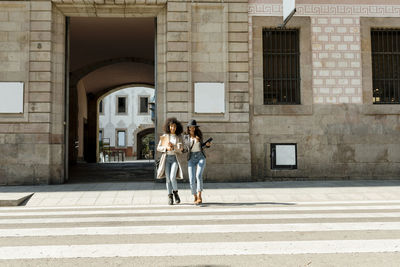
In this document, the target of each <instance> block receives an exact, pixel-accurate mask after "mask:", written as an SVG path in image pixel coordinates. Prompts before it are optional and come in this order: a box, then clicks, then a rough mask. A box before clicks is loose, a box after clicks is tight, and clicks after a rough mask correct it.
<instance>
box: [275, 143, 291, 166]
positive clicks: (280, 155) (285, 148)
mask: <svg viewBox="0 0 400 267" xmlns="http://www.w3.org/2000/svg"><path fill="white" fill-rule="evenodd" d="M275 150H276V165H296V146H295V145H276V147H275Z"/></svg>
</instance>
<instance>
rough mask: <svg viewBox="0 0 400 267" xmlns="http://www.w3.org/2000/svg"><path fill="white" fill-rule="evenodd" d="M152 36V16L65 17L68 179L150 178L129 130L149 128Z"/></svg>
mask: <svg viewBox="0 0 400 267" xmlns="http://www.w3.org/2000/svg"><path fill="white" fill-rule="evenodd" d="M154 36H155V19H154V18H83V17H79V18H78V17H77V18H75V17H74V18H70V23H69V43H70V48H69V53H68V56H69V62H70V64H69V73H70V76H69V77H70V78H69V125H68V128H69V147H68V159H69V164H68V166H69V177H68V178H69V179H68V182H90V181H93V182H102V181H110V180H111V181H137V180H138V178H137V177H138V175H136V174H137V172H139V173H141V174H145V175H142V176H141V178H140V180H146V179H144V178H145V176H146V177H147V180H152V179H153V178H154V164H153V162H152V161H150V160H148V162H147V163H148V166H147V165H146V166H144V165H143V162H142V163H141V164H139V165H138V164H136V163H137V162H135V160H137V159H138V156H137V142H138V141H137V140H138V139H137V136H135V134H137V132H140V130H143V129H147V128H152V129H153V132H154V120H155V112H154V108H153V115H152V112H151V103H152V102H151V101H153V103H154V95H155V82H154V81H155V79H154V76H155V75H154V73H155V67H154V66H155V64H154V54H155V53H154V49H155V37H154ZM108 98H109V100H107V99H108ZM145 109H147V112H145ZM145 113H146V114H145ZM152 116H153V120H152V118H151V117H152ZM137 120H139V121H137ZM138 129H140V130H139V131H138ZM107 141H108V142H107ZM141 141H142V140H141ZM105 152H107V153H105ZM140 153H142V151H140ZM139 158H140V159H141V158H142V156H141V155H140V157H139ZM102 163H110V164H102ZM119 164H124V167H121V166H119ZM129 164H130V165H129ZM144 169H145V170H146V171H145V172H143V170H144ZM135 170H137V172H136V171H135Z"/></svg>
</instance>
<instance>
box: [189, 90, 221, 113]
mask: <svg viewBox="0 0 400 267" xmlns="http://www.w3.org/2000/svg"><path fill="white" fill-rule="evenodd" d="M194 112H195V113H224V112H225V86H224V83H195V84H194Z"/></svg>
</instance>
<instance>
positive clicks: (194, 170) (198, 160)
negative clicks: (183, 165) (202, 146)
mask: <svg viewBox="0 0 400 267" xmlns="http://www.w3.org/2000/svg"><path fill="white" fill-rule="evenodd" d="M205 167H206V158H205V157H204V155H203V153H202V152H192V153H190V159H189V161H188V172H189V181H190V190H191V191H192V195H195V194H196V193H197V192H201V191H203V171H204V169H205Z"/></svg>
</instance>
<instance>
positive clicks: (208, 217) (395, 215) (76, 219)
mask: <svg viewBox="0 0 400 267" xmlns="http://www.w3.org/2000/svg"><path fill="white" fill-rule="evenodd" d="M346 218H347V219H352V218H369V219H373V218H398V219H399V220H400V212H392V213H388V212H387V213H383V212H377V213H310V214H301V213H300V214H237V215H229V214H224V215H217V214H212V215H204V214H201V215H197V214H196V215H180V216H170V215H163V216H161V215H159V216H131V217H127V216H124V217H73V218H71V217H63V218H30V219H0V225H2V224H15V225H18V224H39V223H42V224H51V223H80V222H162V221H194V220H195V221H217V220H279V219H346Z"/></svg>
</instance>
